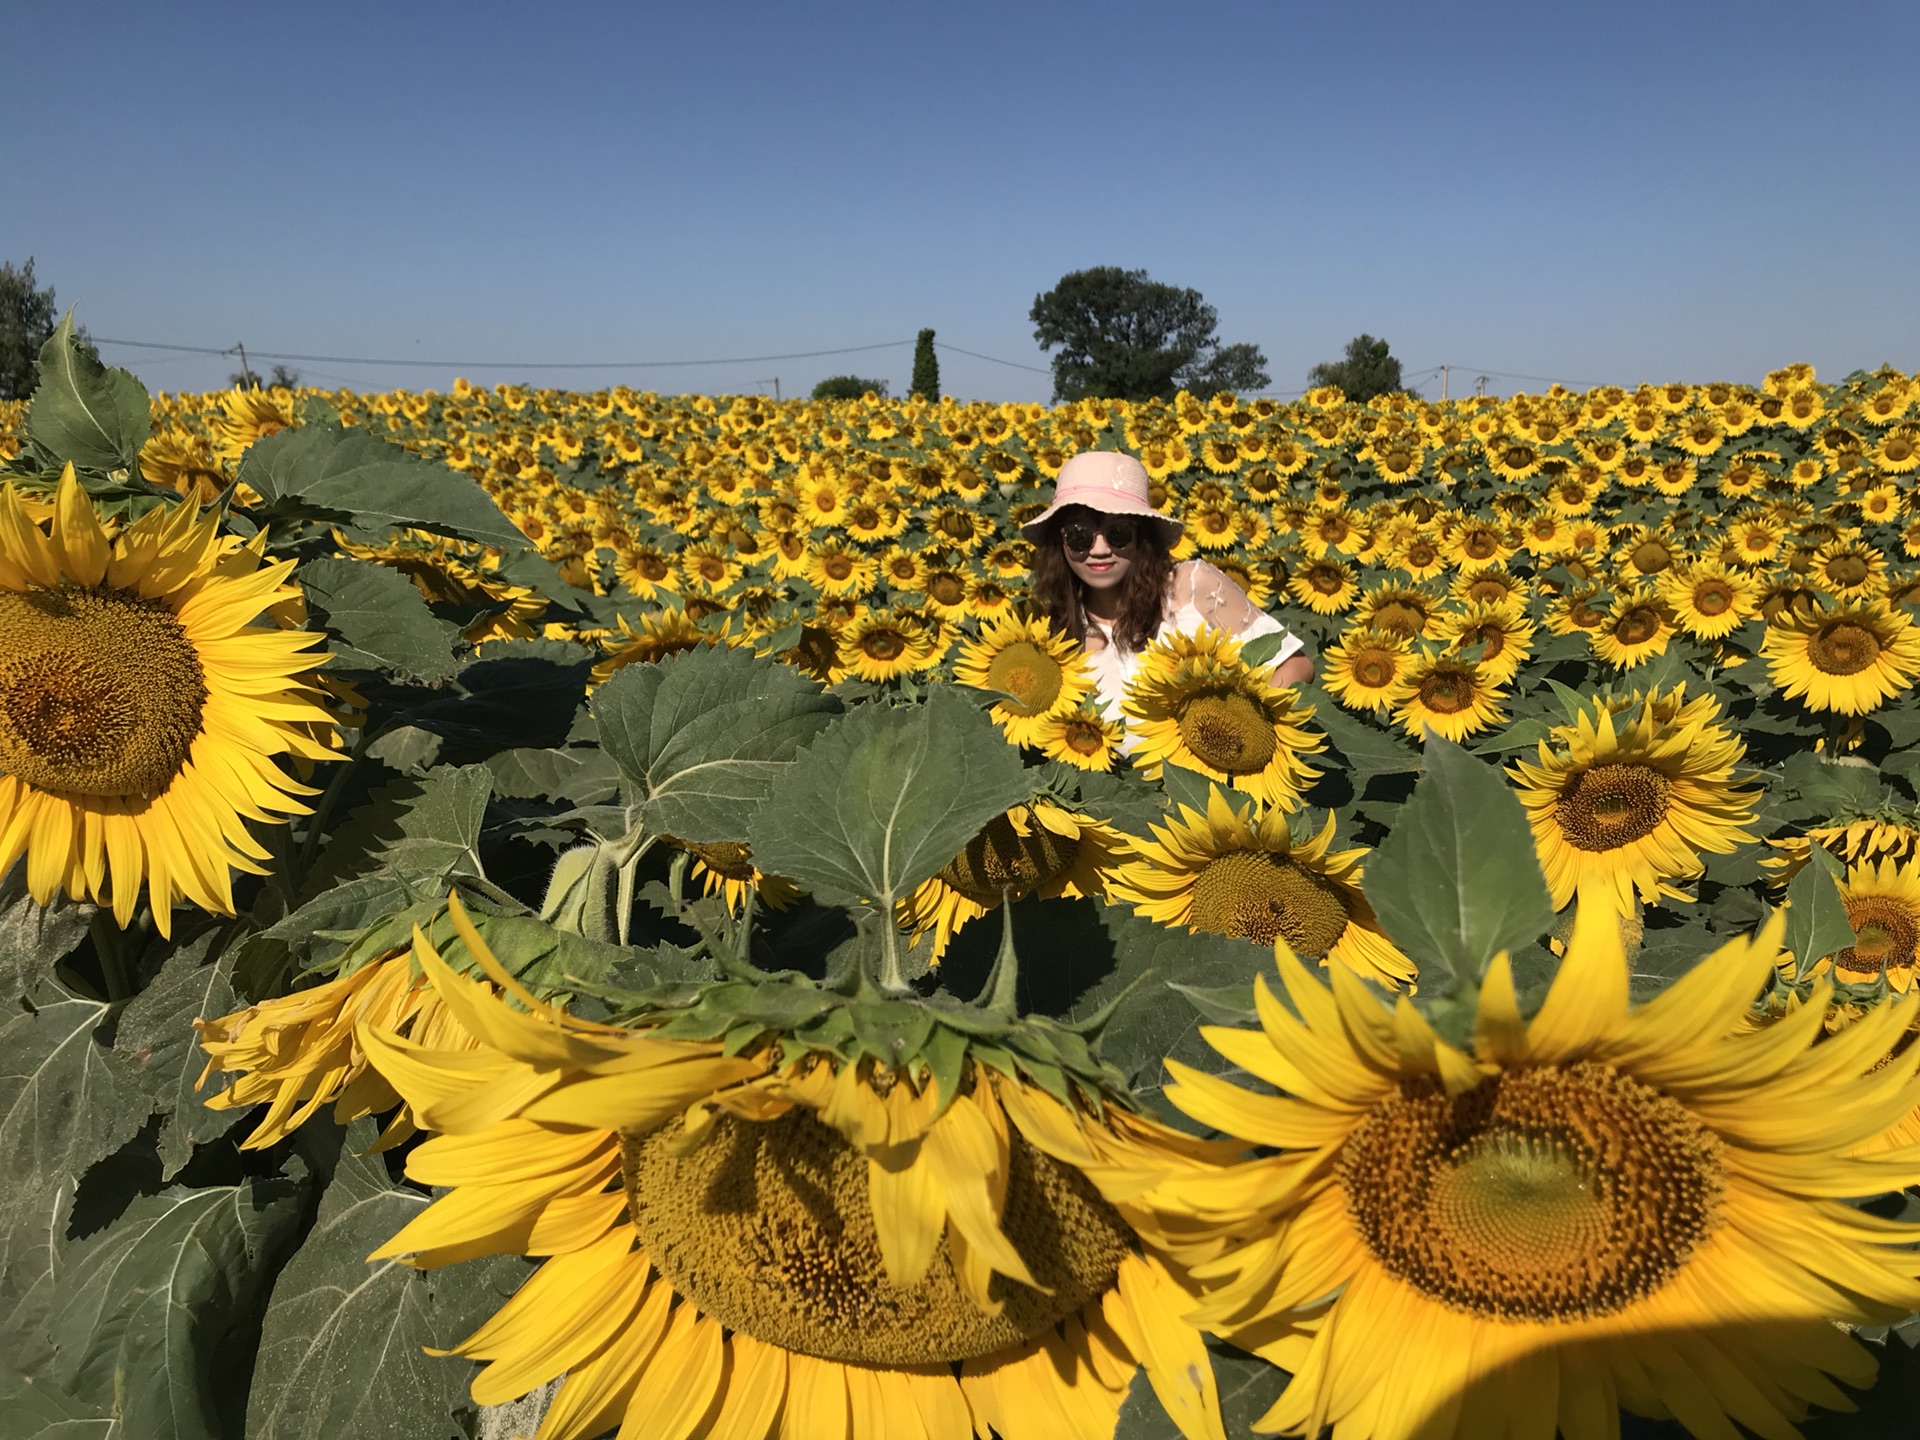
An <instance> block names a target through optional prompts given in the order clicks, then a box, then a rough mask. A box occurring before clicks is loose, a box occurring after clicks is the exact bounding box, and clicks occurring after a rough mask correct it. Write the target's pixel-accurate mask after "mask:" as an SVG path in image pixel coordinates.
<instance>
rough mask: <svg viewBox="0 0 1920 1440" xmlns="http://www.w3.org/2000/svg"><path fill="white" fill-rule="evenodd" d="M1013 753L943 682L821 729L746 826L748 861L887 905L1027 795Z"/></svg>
mask: <svg viewBox="0 0 1920 1440" xmlns="http://www.w3.org/2000/svg"><path fill="white" fill-rule="evenodd" d="M1027 793H1028V783H1027V778H1026V772H1025V771H1024V770H1023V769H1022V768H1021V764H1020V752H1019V751H1017V750H1016V749H1014V748H1013V747H1012V746H1011V745H1009V744H1007V742H1006V741H1005V740H1004V739H1002V738H1001V735H1000V732H999V731H998V730H997V729H995V727H994V724H993V722H992V721H991V720H989V719H988V718H987V717H986V715H985V714H984V713H983V712H982V711H980V710H979V709H978V708H976V707H975V706H974V705H973V704H971V703H970V702H968V701H966V700H964V699H961V698H960V697H959V696H957V695H955V694H954V693H953V692H952V691H951V690H948V689H945V688H942V689H937V690H935V691H933V692H932V694H931V695H930V696H929V697H928V699H927V703H926V704H924V705H917V706H904V707H901V708H899V709H888V708H885V707H883V706H877V705H876V706H868V707H864V708H861V709H858V710H855V711H853V712H852V713H850V714H848V715H846V716H844V717H843V718H841V719H839V720H836V721H835V722H834V723H833V724H832V725H830V726H828V727H827V729H826V731H825V733H824V734H822V735H821V737H820V739H819V740H817V741H816V742H815V743H814V744H813V745H812V746H811V747H810V748H809V749H807V750H806V751H805V752H804V753H803V755H802V757H801V759H800V762H799V763H798V764H796V765H794V766H792V767H791V768H790V769H789V770H788V771H787V773H786V774H784V775H783V776H781V778H780V779H779V780H777V781H775V782H774V784H773V787H772V789H771V790H770V791H769V792H768V794H767V798H766V802H765V803H764V804H763V805H761V807H760V808H759V809H758V810H757V811H756V812H755V813H754V816H753V819H752V822H751V824H750V826H749V837H750V841H751V844H752V847H753V853H754V862H755V864H757V865H758V866H759V867H760V868H761V869H763V870H765V871H767V872H768V873H770V874H775V875H786V876H789V877H790V878H792V879H793V880H794V881H796V882H798V883H799V884H800V885H802V886H804V887H806V888H807V889H810V890H812V891H813V892H814V893H815V894H816V895H817V896H819V897H820V898H821V899H822V900H825V901H827V902H828V903H846V902H850V901H856V900H866V901H870V902H872V903H873V904H874V905H875V906H876V907H878V908H879V909H880V911H881V913H882V914H883V915H886V916H890V915H891V913H892V908H893V904H894V902H895V901H896V900H898V899H899V898H900V897H901V896H903V895H905V894H906V893H907V892H908V891H910V890H911V889H912V888H913V887H914V886H916V885H918V884H919V883H920V882H921V881H922V880H925V879H926V878H927V877H928V876H929V875H932V874H933V873H934V872H935V871H936V870H938V869H939V868H940V867H941V866H943V865H945V864H946V863H947V862H948V861H949V860H951V859H953V857H954V856H955V855H956V854H957V853H959V851H960V849H961V848H962V847H963V846H964V845H966V843H967V842H968V841H969V840H971V839H972V838H973V837H974V835H975V834H976V833H978V831H979V829H980V827H981V826H982V825H984V824H986V823H987V821H989V820H991V819H993V817H994V816H996V815H999V814H1001V813H1003V812H1004V811H1005V810H1006V809H1007V808H1008V807H1009V806H1011V805H1016V804H1018V803H1020V802H1021V801H1022V800H1024V799H1026V798H1027Z"/></svg>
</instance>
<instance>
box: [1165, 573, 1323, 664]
mask: <svg viewBox="0 0 1920 1440" xmlns="http://www.w3.org/2000/svg"><path fill="white" fill-rule="evenodd" d="M1174 603H1175V605H1176V606H1178V605H1182V604H1186V605H1191V606H1193V608H1194V610H1195V611H1196V612H1197V613H1198V614H1199V616H1200V618H1201V619H1202V620H1204V621H1206V623H1207V624H1209V625H1212V626H1213V627H1215V628H1216V629H1219V630H1224V631H1226V632H1227V634H1229V635H1231V636H1233V638H1234V639H1236V640H1252V639H1254V638H1255V637H1256V636H1260V635H1286V636H1287V637H1288V638H1289V639H1290V640H1291V641H1292V642H1293V644H1292V647H1291V648H1290V649H1286V650H1283V652H1282V653H1283V654H1284V655H1285V658H1284V659H1282V660H1281V661H1279V662H1278V663H1277V664H1276V665H1275V666H1274V668H1273V678H1274V682H1275V683H1276V684H1280V685H1304V684H1305V683H1306V682H1307V681H1309V680H1311V679H1313V659H1312V657H1311V656H1309V655H1308V654H1307V647H1306V642H1305V641H1304V640H1302V639H1300V637H1299V636H1297V635H1293V634H1291V633H1290V632H1289V631H1288V630H1287V628H1286V627H1285V626H1284V625H1282V624H1281V623H1280V622H1279V621H1278V620H1276V619H1274V618H1273V617H1272V616H1271V615H1269V614H1267V612H1266V611H1264V610H1262V609H1260V607H1259V606H1257V605H1255V604H1254V603H1253V601H1252V600H1250V599H1248V598H1247V592H1246V591H1244V590H1242V589H1241V588H1240V587H1239V586H1238V585H1236V584H1234V583H1233V581H1232V580H1231V579H1229V578H1228V577H1227V576H1226V575H1225V574H1224V573H1223V572H1221V571H1220V570H1218V569H1216V568H1215V567H1213V566H1212V565H1209V564H1207V562H1206V561H1204V560H1188V561H1186V562H1184V563H1183V564H1182V565H1181V566H1180V567H1179V569H1178V570H1177V571H1176V572H1175V574H1174Z"/></svg>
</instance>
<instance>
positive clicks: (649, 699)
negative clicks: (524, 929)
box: [592, 647, 944, 863]
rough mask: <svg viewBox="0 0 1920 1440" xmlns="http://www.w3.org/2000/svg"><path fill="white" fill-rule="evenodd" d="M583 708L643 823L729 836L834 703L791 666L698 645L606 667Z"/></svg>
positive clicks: (836, 708)
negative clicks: (635, 789)
mask: <svg viewBox="0 0 1920 1440" xmlns="http://www.w3.org/2000/svg"><path fill="white" fill-rule="evenodd" d="M592 708H593V715H594V719H595V720H596V722H597V723H598V725H599V728H600V743H601V745H602V747H603V748H604V749H605V750H606V753H607V754H608V755H609V756H611V757H612V759H613V761H614V763H615V764H616V765H618V766H619V767H620V770H621V773H623V774H624V775H625V776H626V777H627V778H628V779H629V780H630V781H632V782H634V783H635V784H637V785H638V786H639V787H640V789H641V791H642V792H643V794H644V796H645V803H646V809H645V812H644V818H645V820H646V822H647V825H648V828H649V829H651V830H655V831H665V832H667V833H670V834H673V835H676V836H678V837H680V838H681V839H683V840H697V841H718V840H736V841H737V840H743V839H745V838H746V833H747V816H748V815H749V814H750V813H751V812H752V809H753V807H754V806H755V805H757V804H758V803H759V802H760V801H761V800H763V799H765V798H766V796H767V794H768V791H769V789H770V788H771V787H772V786H773V785H774V783H775V782H776V781H777V780H778V779H779V777H780V776H781V775H783V774H784V773H785V772H786V771H787V770H788V769H789V768H790V767H791V765H792V762H793V758H794V756H795V755H797V754H798V753H799V752H800V750H801V748H802V747H803V746H805V745H807V744H809V743H810V742H812V741H813V740H814V738H815V737H816V736H818V735H819V734H820V732H821V730H822V729H823V728H825V727H826V725H827V723H828V722H829V721H830V720H832V719H833V717H834V716H835V715H837V714H838V713H839V712H840V709H841V705H840V702H839V701H838V700H837V699H835V698H834V697H832V696H830V695H827V694H825V693H824V692H823V691H822V690H821V689H820V687H819V686H818V685H816V684H815V683H814V682H813V681H812V680H810V679H808V678H807V677H806V676H805V675H802V674H801V673H800V672H799V671H797V670H795V669H793V668H792V667H791V666H787V665H779V664H774V663H771V662H769V661H765V660H758V659H755V658H754V657H753V656H751V655H748V654H746V653H744V652H743V651H739V650H732V649H726V648H708V647H702V648H700V649H698V650H691V651H687V652H685V653H683V654H679V655H670V656H668V657H667V658H666V659H665V660H663V661H661V662H660V663H658V664H656V665H629V666H627V667H626V668H625V669H623V670H620V671H618V672H616V673H615V674H614V676H613V678H612V679H610V680H609V681H607V683H606V684H605V685H602V686H601V687H600V688H599V690H597V691H596V692H595V693H594V697H593V706H592ZM943 863H944V862H943Z"/></svg>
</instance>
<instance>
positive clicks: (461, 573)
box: [333, 530, 547, 645]
mask: <svg viewBox="0 0 1920 1440" xmlns="http://www.w3.org/2000/svg"><path fill="white" fill-rule="evenodd" d="M333 540H334V544H336V545H338V546H339V547H340V552H341V553H342V554H343V555H351V556H353V557H354V558H355V559H356V560H371V561H373V562H374V563H375V564H377V565H384V566H386V567H387V568H388V569H389V570H398V571H399V572H400V573H401V574H402V575H405V576H406V577H407V578H408V579H409V580H411V581H412V582H413V588H414V589H416V590H418V591H419V592H420V593H421V594H422V595H423V596H425V597H426V598H427V600H429V601H431V602H433V603H435V604H441V605H451V606H454V607H457V608H459V609H463V610H477V611H479V612H480V613H479V614H478V615H477V616H476V617H475V618H474V619H473V620H471V621H469V622H468V624H467V627H466V628H465V629H464V630H462V631H461V632H460V634H461V638H462V639H464V640H466V641H467V642H468V643H469V644H473V645H479V644H482V643H484V642H485V641H488V640H525V639H529V638H531V637H532V636H534V635H536V634H538V633H539V632H538V631H536V630H535V629H534V625H535V622H537V621H538V620H539V619H540V617H541V616H542V615H543V614H544V613H545V612H546V608H547V602H546V601H545V600H543V599H541V598H540V596H539V594H538V593H537V592H535V591H533V590H531V589H529V588H528V587H527V586H525V585H513V584H509V583H508V582H507V581H505V580H501V579H499V578H498V577H497V576H494V575H490V574H488V573H486V572H485V571H484V570H483V569H481V568H480V567H479V566H475V565H473V564H470V563H468V562H467V561H466V560H463V559H461V558H460V557H459V556H457V555H454V554H451V553H449V550H448V547H447V544H446V542H445V541H444V540H441V539H440V538H439V537H438V536H427V535H424V534H422V533H421V532H418V531H413V532H409V533H408V534H406V535H396V536H394V537H393V538H392V539H391V540H389V541H388V542H387V543H385V544H384V545H361V544H358V543H356V542H355V541H353V540H352V539H350V538H348V537H347V536H346V535H343V534H342V533H341V532H340V531H338V530H335V531H334V532H333Z"/></svg>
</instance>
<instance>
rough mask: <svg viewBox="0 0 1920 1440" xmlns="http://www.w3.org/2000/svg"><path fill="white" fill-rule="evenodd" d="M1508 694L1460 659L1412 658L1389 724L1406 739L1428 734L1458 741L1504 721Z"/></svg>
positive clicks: (1441, 656) (1478, 667)
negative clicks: (1395, 726)
mask: <svg viewBox="0 0 1920 1440" xmlns="http://www.w3.org/2000/svg"><path fill="white" fill-rule="evenodd" d="M1506 698H1507V692H1506V690H1505V689H1504V688H1503V687H1502V686H1501V685H1500V684H1499V682H1497V681H1495V680H1493V679H1492V678H1491V677H1490V676H1489V675H1488V674H1487V672H1486V671H1485V669H1483V668H1482V667H1481V665H1480V664H1479V663H1478V662H1476V661H1472V660H1468V659H1466V658H1465V657H1463V656H1460V655H1448V654H1444V653H1438V652H1435V653H1431V654H1422V655H1416V656H1414V657H1413V659H1412V660H1411V661H1410V662H1409V663H1408V665H1407V668H1406V671H1405V674H1404V677H1403V681H1402V684H1401V688H1400V694H1399V696H1398V698H1397V699H1396V700H1395V701H1394V702H1393V719H1394V723H1395V724H1397V725H1398V726H1399V727H1400V728H1401V729H1402V730H1404V731H1406V733H1407V734H1409V735H1412V736H1414V737H1415V738H1418V737H1420V736H1421V735H1423V734H1424V733H1425V732H1426V731H1428V730H1432V731H1433V732H1434V733H1435V734H1436V735H1439V736H1440V737H1441V738H1442V739H1445V740H1453V741H1456V742H1457V741H1460V740H1464V739H1466V738H1467V737H1468V736H1470V735H1478V734H1480V733H1481V732H1482V731H1484V730H1489V729H1491V728H1492V727H1493V726H1495V725H1498V724H1500V723H1501V722H1502V721H1504V720H1505V719H1506V710H1505V708H1504V702H1505V700H1506Z"/></svg>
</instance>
